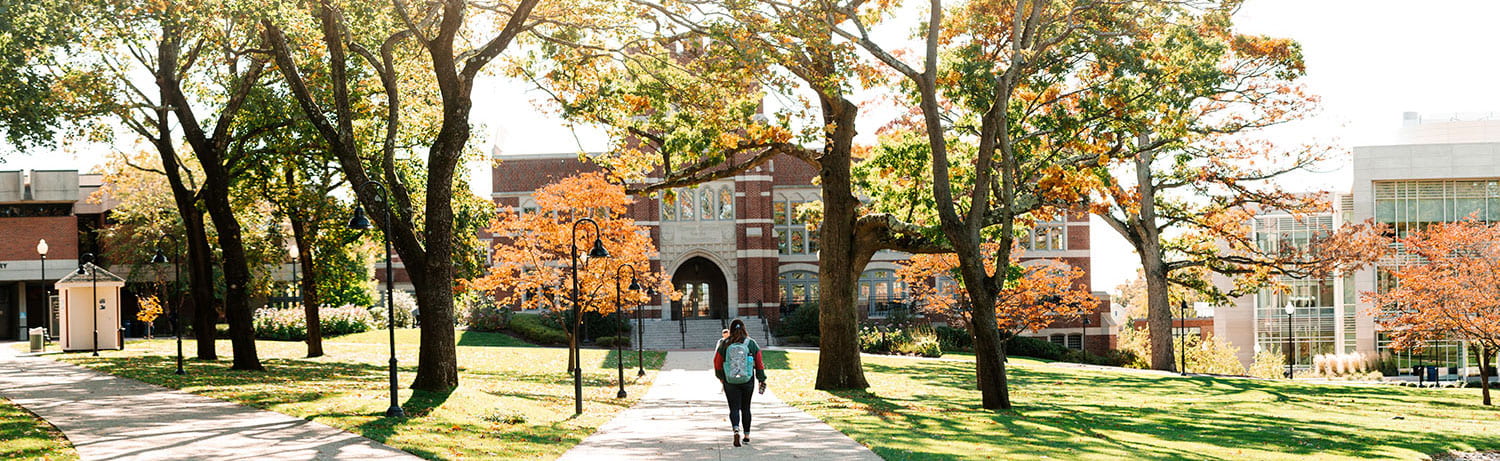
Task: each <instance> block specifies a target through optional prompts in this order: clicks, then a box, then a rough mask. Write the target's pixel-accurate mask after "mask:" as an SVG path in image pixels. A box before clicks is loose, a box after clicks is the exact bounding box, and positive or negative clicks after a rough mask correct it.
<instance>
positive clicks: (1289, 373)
mask: <svg viewBox="0 0 1500 461" xmlns="http://www.w3.org/2000/svg"><path fill="white" fill-rule="evenodd" d="M1285 311H1286V345H1287V354H1286V378H1287V379H1295V378H1296V377H1297V375H1296V372H1295V371H1293V370H1292V364H1293V363H1296V362H1297V343H1296V342H1295V341H1293V340H1292V314H1295V313H1297V306H1295V305H1293V304H1292V302H1291V301H1287V302H1286V309H1285Z"/></svg>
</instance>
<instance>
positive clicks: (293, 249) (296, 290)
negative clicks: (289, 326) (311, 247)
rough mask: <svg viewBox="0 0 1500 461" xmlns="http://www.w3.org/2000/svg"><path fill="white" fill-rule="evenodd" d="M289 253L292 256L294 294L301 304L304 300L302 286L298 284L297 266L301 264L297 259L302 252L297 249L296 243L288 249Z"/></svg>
mask: <svg viewBox="0 0 1500 461" xmlns="http://www.w3.org/2000/svg"><path fill="white" fill-rule="evenodd" d="M287 255H288V256H291V257H292V295H293V297H295V298H297V301H298V303H299V304H300V303H301V301H302V286H301V285H298V284H297V266H298V265H299V264H297V261H298V257H299V256H301V252H299V251H297V245H295V244H294V245H292V247H291V248H289V249H287Z"/></svg>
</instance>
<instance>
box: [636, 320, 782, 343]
mask: <svg viewBox="0 0 1500 461" xmlns="http://www.w3.org/2000/svg"><path fill="white" fill-rule="evenodd" d="M742 320H744V321H745V332H746V333H749V335H750V338H751V339H754V340H755V341H756V342H758V343H760V344H761V345H763V346H769V345H771V344H769V343H768V341H767V339H766V330H765V327H764V326H763V324H762V323H761V320H760V319H758V318H743V319H742ZM727 323H728V321H726V322H724V323H720V321H719V320H718V319H692V320H686V321H676V320H647V321H645V322H644V324H643V328H642V329H641V335H642V341H641V343H642V346H643V348H645V349H649V350H655V351H665V350H682V349H712V348H713V347H714V345H715V344H717V343H718V342H719V338H720V337H721V334H720V332H721V331H722V330H723V329H724V327H723V325H725V324H727ZM684 327H685V328H686V333H685V334H684V332H683V329H684Z"/></svg>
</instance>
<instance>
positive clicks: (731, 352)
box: [714, 319, 766, 447]
mask: <svg viewBox="0 0 1500 461" xmlns="http://www.w3.org/2000/svg"><path fill="white" fill-rule="evenodd" d="M714 374H715V375H716V376H718V378H719V383H720V384H722V385H723V386H724V397H725V398H726V399H727V400H728V401H729V424H731V425H733V426H734V446H736V447H738V446H741V445H740V443H741V442H746V443H748V442H750V397H751V396H752V395H754V394H755V382H756V381H760V393H762V394H764V393H766V365H765V361H764V360H762V359H761V354H760V345H758V344H756V343H755V340H753V339H750V335H749V334H748V333H746V332H745V322H744V321H742V320H740V319H735V320H734V322H732V323H730V324H729V337H728V338H725V339H724V340H722V341H720V342H719V346H718V347H717V348H716V349H715V350H714Z"/></svg>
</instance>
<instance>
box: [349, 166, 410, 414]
mask: <svg viewBox="0 0 1500 461" xmlns="http://www.w3.org/2000/svg"><path fill="white" fill-rule="evenodd" d="M366 188H374V189H375V192H372V193H373V194H374V198H373V200H374V201H375V203H379V204H381V205H382V208H385V210H383V213H382V214H383V215H384V216H383V217H384V226H382V227H381V228H380V229H381V232H380V240H382V241H383V242H385V309H386V314H385V315H386V316H385V319H386V321H385V324H386V330H388V331H389V333H390V345H391V370H390V375H391V406H390V407H389V408H386V409H385V417H387V418H403V417H406V412H405V411H402V410H401V405H400V404H398V403H397V402H396V305H395V304H394V302H393V301H392V300H391V292H392V288H391V236H390V232H391V203H390V201H389V200H387V197H386V194H387V191H386V188H385V184H381V183H380V181H373V180H372V181H366V182H365V183H364V184H360V185H359V187H356V188H354V192H355V195H358V194H359V192H360V191H363V190H365V189H366ZM356 200H357V198H356ZM370 227H371V225H370V219H369V218H367V217H365V208H364V206H362V205H355V207H354V216H353V217H351V218H349V228H350V229H358V230H366V229H369V228H370Z"/></svg>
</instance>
